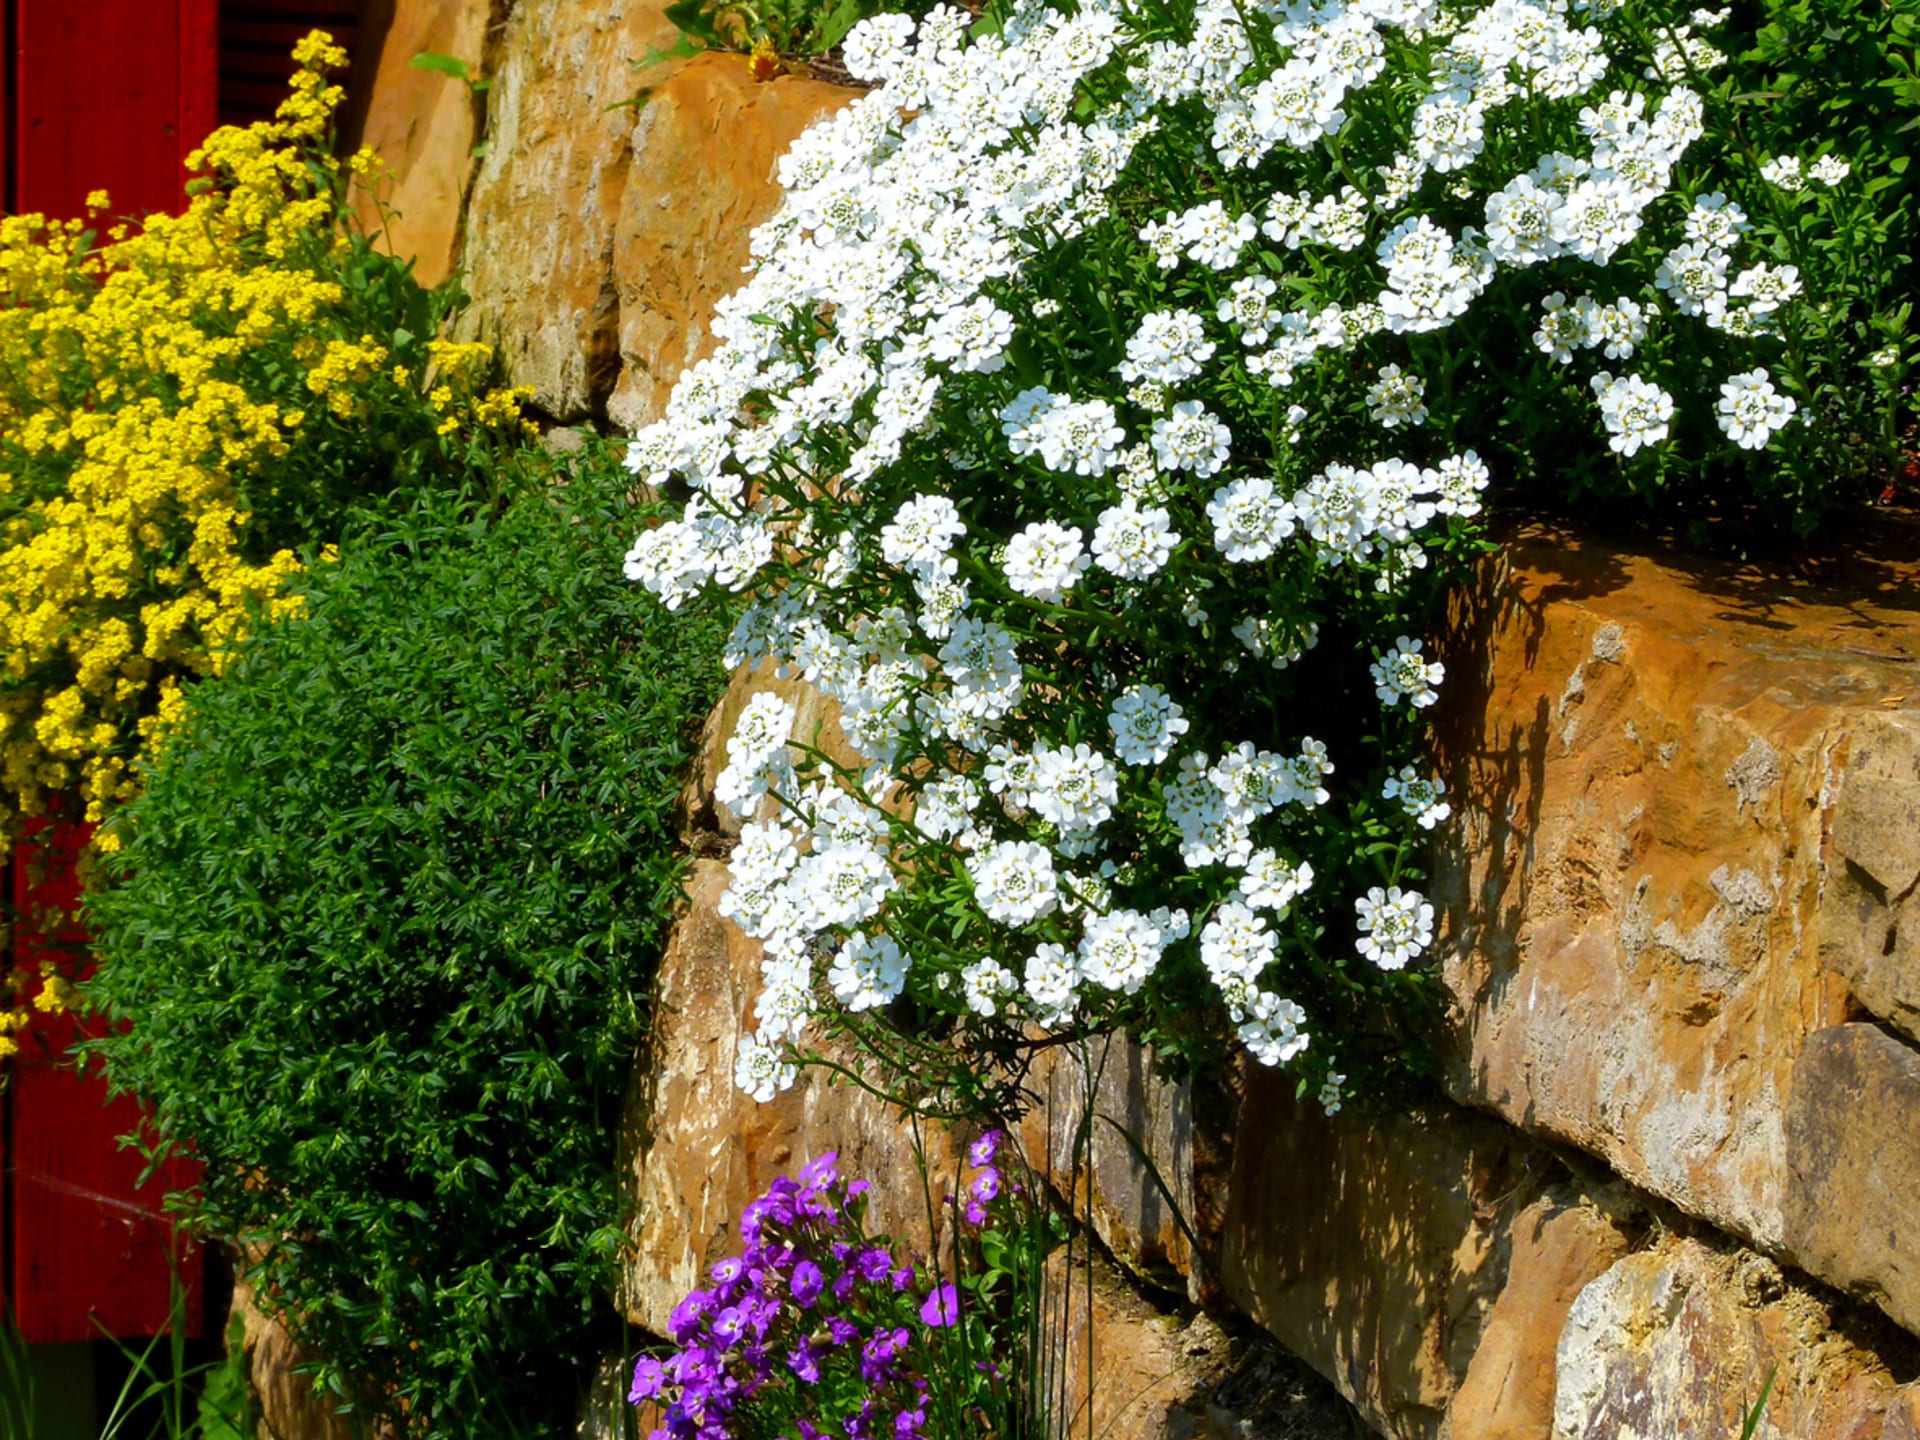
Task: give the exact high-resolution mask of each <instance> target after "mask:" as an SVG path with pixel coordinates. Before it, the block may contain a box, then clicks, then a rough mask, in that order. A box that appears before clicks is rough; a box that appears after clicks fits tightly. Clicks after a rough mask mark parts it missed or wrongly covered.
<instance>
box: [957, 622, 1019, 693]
mask: <svg viewBox="0 0 1920 1440" xmlns="http://www.w3.org/2000/svg"><path fill="white" fill-rule="evenodd" d="M940 664H941V667H942V669H943V671H944V673H945V674H946V677H947V679H948V681H949V682H950V683H951V684H952V686H953V697H954V703H955V704H956V705H958V706H959V707H960V709H962V710H964V711H966V712H968V713H970V714H974V715H980V716H985V717H988V718H998V717H999V716H1002V715H1005V714H1006V713H1007V712H1008V711H1010V710H1012V709H1013V707H1014V706H1016V705H1018V704H1019V703H1020V697H1021V696H1022V695H1023V694H1024V693H1025V685H1024V684H1023V682H1022V678H1021V677H1022V675H1023V674H1024V671H1023V670H1022V668H1021V665H1020V652H1019V649H1018V648H1017V647H1016V645H1015V643H1014V638H1013V632H1012V631H1010V630H1008V629H1007V627H1006V626H1004V625H1000V624H996V623H995V622H993V621H990V620H979V619H975V618H974V617H973V616H971V615H969V616H966V617H965V618H963V619H961V620H958V621H956V622H955V623H954V627H953V634H952V635H951V636H950V637H949V638H948V640H947V643H946V644H944V645H942V646H941V647H940Z"/></svg>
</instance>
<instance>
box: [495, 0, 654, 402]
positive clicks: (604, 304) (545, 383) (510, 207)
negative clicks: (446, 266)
mask: <svg viewBox="0 0 1920 1440" xmlns="http://www.w3.org/2000/svg"><path fill="white" fill-rule="evenodd" d="M661 9H662V6H661V4H660V3H658V0H606V3H604V4H596V5H591V6H580V5H575V4H570V3H568V0H519V3H517V4H516V5H514V7H513V11H512V13H511V15H510V16H509V17H508V19H507V26H506V30H505V32H504V34H503V36H502V38H501V42H500V49H499V60H498V62H497V64H496V65H495V67H494V71H493V75H492V88H491V89H490V90H489V91H488V92H487V154H486V157H485V158H484V159H483V160H482V161H481V163H480V168H479V170H478V172H477V173H476V175H475V176H474V180H473V191H472V196H471V198H470V199H469V201H468V205H467V217H466V237H467V238H466V247H465V264H466V270H467V289H468V292H469V293H470V294H471V296H472V298H473V303H472V305H471V306H470V307H469V308H468V309H467V311H466V314H465V315H464V317H463V318H462V321H461V333H462V335H463V336H467V337H472V338H478V339H482V340H485V341H487V342H489V343H490V344H492V345H494V346H495V347H496V348H497V349H498V351H499V353H500V356H501V359H502V361H503V362H504V364H505V366H506V369H507V373H508V375H509V377H510V378H511V380H512V382H513V383H514V384H516V385H528V386H531V387H532V388H533V391H534V397H533V401H534V404H535V405H537V406H539V408H540V409H542V410H544V411H545V412H546V413H547V414H549V415H551V416H552V417H553V418H555V419H556V420H563V421H564V420H575V419H579V418H581V417H583V416H585V415H588V414H591V413H592V412H593V411H594V410H595V408H596V407H597V406H598V405H599V404H603V403H604V402H605V399H606V397H607V395H609V394H610V393H612V390H613V384H614V379H615V377H616V375H617V373H618V370H619V363H620V357H619V300H618V298H617V296H616V294H615V290H614V283H613V231H614V224H615V221H616V220H617V219H618V218H619V214H620V205H621V200H622V197H623V196H624V194H625V191H626V184H627V175H628V172H629V170H630V169H631V165H632V157H633V144H632V136H633V130H634V122H635V116H634V111H633V110H632V109H631V108H625V109H618V110H614V109H609V108H608V107H609V106H611V105H616V104H619V103H620V102H623V101H627V100H631V99H633V98H634V97H635V95H636V94H637V93H638V91H639V89H640V86H641V85H642V84H643V83H646V81H649V80H654V79H656V78H659V72H657V71H656V72H650V73H648V74H647V75H646V76H645V77H644V78H643V77H641V76H640V75H639V74H638V72H636V71H635V69H634V67H633V65H632V64H631V62H632V61H636V60H638V59H639V58H640V57H641V56H642V55H644V54H646V53H647V50H648V48H649V47H650V46H659V47H661V48H663V49H664V48H665V47H667V46H669V45H671V44H673V42H674V39H675V36H676V33H677V32H676V31H675V30H674V27H673V25H672V24H671V22H669V21H668V20H667V19H666V18H665V16H664V15H662V14H661Z"/></svg>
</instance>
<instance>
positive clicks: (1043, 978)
mask: <svg viewBox="0 0 1920 1440" xmlns="http://www.w3.org/2000/svg"><path fill="white" fill-rule="evenodd" d="M1079 986H1080V971H1079V969H1078V968H1077V967H1076V966H1075V965H1074V957H1073V952H1072V951H1070V950H1068V949H1067V947H1066V946H1064V945H1055V944H1046V945H1042V946H1041V947H1040V948H1039V949H1037V950H1035V951H1034V952H1033V954H1032V956H1030V957H1029V958H1028V960H1027V977H1026V991H1027V998H1028V999H1030V1000H1031V1001H1032V1002H1033V1006H1034V1009H1035V1011H1036V1012H1037V1013H1038V1018H1039V1021H1040V1023H1041V1025H1043V1026H1045V1027H1046V1028H1047V1029H1049V1030H1057V1029H1059V1028H1060V1027H1061V1026H1063V1025H1066V1024H1068V1023H1069V1022H1070V1021H1071V1020H1072V1019H1073V1011H1074V1003H1075V996H1074V992H1075V991H1076V990H1077V989H1078V988H1079Z"/></svg>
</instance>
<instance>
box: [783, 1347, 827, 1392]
mask: <svg viewBox="0 0 1920 1440" xmlns="http://www.w3.org/2000/svg"><path fill="white" fill-rule="evenodd" d="M787 1368H788V1369H789V1370H791V1371H793V1373H794V1374H796V1375H798V1376H799V1377H800V1378H801V1379H802V1380H804V1381H806V1382H807V1383H808V1384H809V1385H812V1384H815V1383H817V1382H818V1381H819V1379H820V1352H819V1351H818V1350H816V1349H815V1348H814V1344H813V1340H812V1339H811V1338H810V1337H803V1338H802V1339H801V1341H800V1343H799V1344H798V1345H796V1346H794V1347H793V1353H792V1354H791V1355H789V1356H787Z"/></svg>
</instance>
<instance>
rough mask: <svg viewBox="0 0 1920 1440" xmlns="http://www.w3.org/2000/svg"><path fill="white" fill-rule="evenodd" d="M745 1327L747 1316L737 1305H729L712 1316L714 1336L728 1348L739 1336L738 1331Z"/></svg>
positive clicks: (731, 1346)
mask: <svg viewBox="0 0 1920 1440" xmlns="http://www.w3.org/2000/svg"><path fill="white" fill-rule="evenodd" d="M746 1328H747V1317H746V1314H745V1312H743V1311H742V1310H741V1309H740V1307H739V1306H738V1305H729V1306H728V1307H727V1308H726V1309H724V1310H722V1311H721V1312H720V1313H719V1314H718V1315H716V1316H714V1317H713V1334H714V1338H715V1339H717V1340H719V1341H720V1342H721V1343H722V1344H723V1345H725V1346H726V1347H727V1348H728V1349H732V1348H733V1345H734V1342H735V1341H737V1340H738V1339H739V1338H740V1332H741V1331H743V1330H745V1329H746Z"/></svg>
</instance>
